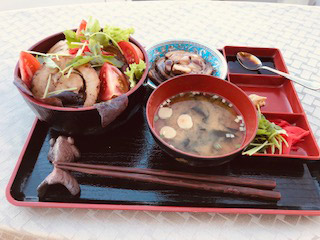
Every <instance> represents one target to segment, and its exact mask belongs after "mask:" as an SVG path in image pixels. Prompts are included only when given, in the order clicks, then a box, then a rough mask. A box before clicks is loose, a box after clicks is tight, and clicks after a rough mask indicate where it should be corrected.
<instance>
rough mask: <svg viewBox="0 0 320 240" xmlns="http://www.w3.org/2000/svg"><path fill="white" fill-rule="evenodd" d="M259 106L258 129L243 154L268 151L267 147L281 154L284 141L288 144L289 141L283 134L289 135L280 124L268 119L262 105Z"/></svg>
mask: <svg viewBox="0 0 320 240" xmlns="http://www.w3.org/2000/svg"><path fill="white" fill-rule="evenodd" d="M257 107H258V120H259V124H258V130H257V133H256V136H255V138H254V140H253V141H252V142H251V143H250V144H249V145H248V147H247V148H246V149H245V151H244V152H242V155H249V156H251V155H253V154H255V153H267V149H268V148H270V149H271V153H272V154H274V153H275V152H276V151H277V150H278V151H279V154H281V153H282V143H284V144H285V145H286V146H288V143H287V141H286V140H285V139H284V138H283V136H281V134H283V135H287V132H286V131H285V130H284V129H282V128H281V127H279V126H278V125H276V124H274V123H272V122H270V121H268V120H267V119H266V118H265V116H264V115H263V114H261V111H260V107H259V106H257Z"/></svg>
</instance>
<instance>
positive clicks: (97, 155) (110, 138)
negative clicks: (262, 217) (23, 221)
mask: <svg viewBox="0 0 320 240" xmlns="http://www.w3.org/2000/svg"><path fill="white" fill-rule="evenodd" d="M144 111H145V109H144V107H142V108H141V110H140V111H139V112H138V113H136V115H134V116H133V118H132V119H130V121H129V122H128V123H127V124H126V125H125V126H123V127H122V128H120V129H117V130H114V131H112V132H109V133H106V134H104V135H101V136H92V137H87V136H86V137H74V138H75V144H76V145H77V146H78V147H79V149H80V151H81V153H82V157H81V159H80V160H79V161H81V162H83V163H97V164H110V165H118V166H130V167H138V168H155V169H167V170H178V171H185V172H198V173H208V174H210V173H212V174H221V175H226V176H242V177H254V178H260V179H274V180H276V182H277V187H276V189H275V190H277V191H279V192H280V193H281V195H282V198H281V200H280V201H278V202H277V203H272V202H267V201H257V200H251V199H246V198H240V197H234V196H227V195H222V194H217V193H212V192H210V193H208V192H204V191H200V190H199V191H197V190H189V189H184V188H175V187H171V186H170V187H168V186H162V185H158V184H152V183H141V182H134V181H128V180H122V179H116V178H109V177H98V176H93V175H87V174H81V173H73V175H74V176H75V177H76V179H77V180H78V182H79V183H80V187H81V194H80V196H77V197H73V196H71V195H70V194H69V193H68V191H67V190H66V189H64V187H62V186H51V187H49V189H48V191H47V193H46V195H45V196H44V197H43V198H41V199H39V198H38V195H37V190H36V188H37V186H38V185H39V184H40V182H41V181H42V180H43V179H44V178H45V177H46V176H47V175H48V174H49V173H50V172H51V171H52V168H53V167H52V165H51V164H50V163H49V161H48V160H47V153H48V150H49V140H50V138H52V137H57V136H58V133H57V132H55V131H54V130H51V129H50V128H49V127H48V126H47V125H46V124H45V123H43V122H40V121H38V120H36V122H35V124H34V128H33V129H32V131H31V133H30V136H29V139H28V141H27V145H26V146H25V149H24V151H23V153H22V155H21V158H20V159H19V162H18V164H17V167H16V169H15V172H14V174H13V176H12V178H11V181H10V183H9V185H8V189H7V197H8V200H9V201H10V202H11V203H13V204H14V205H18V206H32V207H37V206H38V207H81V208H83V207H85V208H100V209H136V210H165V211H215V212H234V213H239V212H241V213H288V214H290V213H291V214H320V211H319V210H320V195H319V180H320V163H319V162H318V161H308V162H306V163H305V162H304V161H302V160H300V159H283V160H281V161H279V159H278V158H277V159H271V158H261V159H256V158H252V157H251V158H250V157H249V158H244V157H240V158H238V159H236V160H234V161H232V162H231V163H227V164H225V165H223V166H220V167H212V168H206V169H198V168H196V169H194V168H191V167H188V166H185V165H182V164H181V163H178V162H176V161H175V160H174V159H172V158H170V157H169V156H167V155H166V154H165V153H164V152H162V150H161V149H160V148H159V147H158V145H157V144H156V143H155V142H154V140H153V138H152V136H151V134H150V132H149V129H148V126H147V124H146V121H145V119H144V118H145V114H144Z"/></svg>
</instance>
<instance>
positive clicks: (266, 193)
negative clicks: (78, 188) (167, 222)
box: [56, 163, 281, 201]
mask: <svg viewBox="0 0 320 240" xmlns="http://www.w3.org/2000/svg"><path fill="white" fill-rule="evenodd" d="M67 165H69V166H67ZM70 165H72V166H70ZM80 165H88V164H79V163H71V164H70V163H68V164H66V163H57V164H56V166H57V167H59V168H61V169H63V170H69V171H77V172H82V173H86V174H94V175H100V176H109V177H116V178H124V179H129V180H135V181H142V182H152V183H158V184H164V185H169V186H177V187H185V188H190V189H197V190H205V191H212V192H218V193H225V194H231V195H237V196H242V197H250V198H257V199H264V200H270V201H278V200H280V198H281V194H280V193H279V192H276V191H271V190H261V189H255V188H249V187H240V186H232V185H224V184H218V183H210V182H204V181H198V180H189V179H179V178H174V177H167V176H154V175H148V174H145V173H143V174H140V173H130V172H122V171H114V170H106V169H96V168H90V167H86V166H80ZM91 167H92V166H91Z"/></svg>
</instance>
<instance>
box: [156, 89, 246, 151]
mask: <svg viewBox="0 0 320 240" xmlns="http://www.w3.org/2000/svg"><path fill="white" fill-rule="evenodd" d="M154 128H155V131H156V133H157V134H158V135H159V136H160V137H161V138H162V139H163V140H164V141H165V142H167V143H168V144H169V145H171V146H173V147H174V148H177V149H179V150H182V151H184V152H187V153H191V154H195V155H200V156H218V155H223V154H227V153H230V152H232V151H234V150H236V149H237V148H239V147H240V146H241V145H242V143H243V141H244V138H245V123H244V121H243V117H242V116H241V114H240V112H239V111H238V110H237V109H236V108H235V107H234V106H233V104H232V103H230V102H228V101H227V100H226V99H224V98H222V97H221V96H219V95H215V94H211V93H202V92H185V93H180V94H178V95H176V96H174V97H172V98H170V99H167V100H166V101H164V102H163V103H162V104H161V105H160V107H159V109H158V110H157V112H156V115H155V117H154Z"/></svg>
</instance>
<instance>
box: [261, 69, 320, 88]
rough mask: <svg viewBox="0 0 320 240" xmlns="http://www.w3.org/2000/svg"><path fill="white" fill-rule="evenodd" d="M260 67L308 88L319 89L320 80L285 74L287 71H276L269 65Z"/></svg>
mask: <svg viewBox="0 0 320 240" xmlns="http://www.w3.org/2000/svg"><path fill="white" fill-rule="evenodd" d="M260 69H265V70H268V71H270V72H274V73H277V74H279V75H281V76H283V77H285V78H287V79H289V80H291V81H293V82H295V83H298V84H300V85H302V86H304V87H306V88H309V89H312V90H319V89H320V82H315V81H308V80H304V79H302V78H299V77H296V76H293V75H290V74H287V73H284V72H281V71H278V70H276V69H273V68H270V67H267V66H262V67H260Z"/></svg>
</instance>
